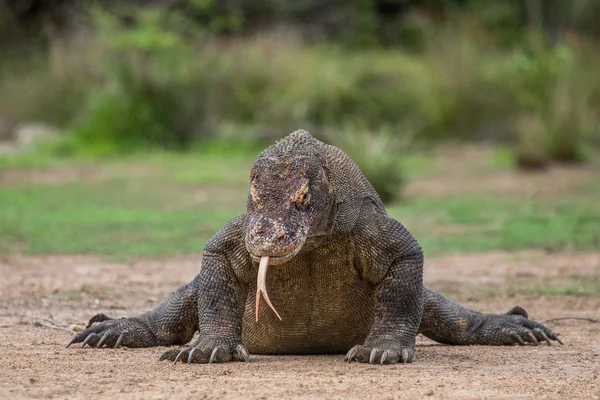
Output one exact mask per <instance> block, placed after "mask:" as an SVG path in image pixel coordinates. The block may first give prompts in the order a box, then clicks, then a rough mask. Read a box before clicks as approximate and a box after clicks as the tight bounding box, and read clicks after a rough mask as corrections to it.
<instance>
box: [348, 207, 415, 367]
mask: <svg viewBox="0 0 600 400" xmlns="http://www.w3.org/2000/svg"><path fill="white" fill-rule="evenodd" d="M353 243H354V248H355V254H354V258H355V265H357V266H358V268H359V270H360V271H361V272H362V277H363V279H365V280H367V281H369V282H371V283H372V284H374V285H375V287H376V288H375V319H374V322H373V325H372V327H371V331H370V333H369V335H368V336H367V338H366V339H365V342H364V343H363V344H362V345H357V346H354V347H353V348H352V349H350V351H349V352H348V353H347V355H346V360H347V361H348V362H352V361H354V360H356V361H359V362H367V361H368V362H369V363H371V364H374V363H377V364H387V363H397V362H404V363H407V362H411V361H412V359H413V354H414V346H415V338H416V335H417V331H418V328H419V325H420V323H421V314H422V311H423V293H422V291H423V250H422V249H421V246H420V245H419V243H418V242H417V240H416V239H415V238H414V237H413V236H412V235H411V234H410V233H409V232H408V231H407V230H406V228H405V227H404V226H403V225H402V224H400V223H399V222H397V221H395V220H393V219H391V218H389V217H388V216H387V215H385V214H382V213H381V212H380V211H379V210H378V209H377V207H376V206H375V205H374V204H373V203H370V202H368V204H367V205H366V206H365V207H363V209H362V211H361V218H359V220H358V222H357V224H356V229H355V232H354V235H353Z"/></svg>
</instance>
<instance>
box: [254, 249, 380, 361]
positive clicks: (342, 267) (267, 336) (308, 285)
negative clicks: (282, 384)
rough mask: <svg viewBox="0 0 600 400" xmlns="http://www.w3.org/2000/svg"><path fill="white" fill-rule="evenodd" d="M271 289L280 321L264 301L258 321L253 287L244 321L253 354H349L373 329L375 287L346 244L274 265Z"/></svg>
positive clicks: (269, 289) (271, 271)
mask: <svg viewBox="0 0 600 400" xmlns="http://www.w3.org/2000/svg"><path fill="white" fill-rule="evenodd" d="M267 288H268V292H269V296H270V298H271V301H272V303H273V305H274V306H275V308H276V309H277V311H278V312H279V314H280V315H281V318H282V320H281V321H280V320H279V319H278V318H277V316H276V315H275V314H274V313H273V312H272V311H271V310H270V309H269V308H268V306H267V305H266V304H265V302H264V301H261V302H260V307H259V320H258V322H256V319H255V293H256V284H254V285H252V286H251V287H250V289H249V291H248V298H247V301H246V309H245V312H244V325H243V341H244V344H245V345H246V346H247V348H248V350H249V351H250V353H254V354H308V353H310V354H318V353H345V352H346V351H348V350H349V349H350V348H351V347H352V346H354V345H356V344H361V343H363V341H364V339H365V337H366V336H367V334H368V333H369V330H370V329H371V325H372V323H373V304H374V301H373V296H374V287H373V285H371V284H369V283H367V282H365V281H364V280H361V279H360V278H359V275H358V272H357V271H356V269H355V268H354V266H353V262H352V257H351V255H350V254H349V252H348V244H347V243H339V244H328V245H326V246H321V247H318V248H316V249H313V250H311V251H309V252H306V253H305V252H301V253H300V254H299V255H297V256H296V257H295V258H294V259H292V260H291V261H289V262H287V263H285V264H281V265H277V266H275V265H274V266H272V267H270V268H269V272H268V276H267Z"/></svg>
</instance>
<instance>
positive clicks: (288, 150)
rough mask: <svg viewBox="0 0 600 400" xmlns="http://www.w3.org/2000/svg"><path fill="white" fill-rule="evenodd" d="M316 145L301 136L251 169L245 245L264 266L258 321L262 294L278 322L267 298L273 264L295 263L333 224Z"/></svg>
mask: <svg viewBox="0 0 600 400" xmlns="http://www.w3.org/2000/svg"><path fill="white" fill-rule="evenodd" d="M311 143H320V142H318V141H317V140H316V139H314V138H313V137H312V136H310V135H309V134H308V133H307V132H304V131H296V132H294V133H293V134H291V135H288V136H286V137H285V138H283V139H282V140H280V141H279V142H277V143H276V144H275V145H273V146H271V147H269V148H268V149H266V150H265V151H263V152H262V153H261V154H260V155H259V156H258V158H257V159H256V161H255V162H254V164H253V166H252V169H251V170H250V188H249V191H248V201H247V215H248V227H247V229H246V237H245V242H246V249H247V250H248V252H249V253H250V255H251V256H252V258H253V259H254V260H255V261H257V262H259V263H260V264H259V272H258V280H257V291H256V320H257V321H258V304H259V301H260V296H261V294H262V296H263V298H264V299H265V301H266V302H267V304H268V305H269V307H271V309H272V310H273V311H274V312H275V314H276V315H277V317H279V313H277V311H276V310H275V308H274V307H273V305H272V304H271V301H270V300H269V296H268V294H267V289H266V274H267V267H268V265H269V264H271V265H276V264H282V263H284V262H286V261H288V260H290V259H292V258H293V257H294V256H295V255H296V254H298V252H299V251H300V249H302V246H303V245H304V244H305V242H306V240H307V238H309V237H312V236H319V235H323V234H326V232H327V229H328V227H329V226H330V223H331V221H330V219H331V218H330V215H331V210H332V205H333V204H334V199H333V189H332V186H331V185H330V182H329V178H328V174H327V171H326V161H325V160H324V159H322V157H321V156H320V155H319V152H318V151H317V148H316V147H315V146H310V144H311ZM311 150H312V151H311ZM279 318H280V319H281V317H279Z"/></svg>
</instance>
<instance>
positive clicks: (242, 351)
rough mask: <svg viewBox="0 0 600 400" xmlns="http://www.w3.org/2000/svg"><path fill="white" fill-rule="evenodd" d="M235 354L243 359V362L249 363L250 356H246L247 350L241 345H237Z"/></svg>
mask: <svg viewBox="0 0 600 400" xmlns="http://www.w3.org/2000/svg"><path fill="white" fill-rule="evenodd" d="M236 350H237V353H238V354H239V355H240V356H241V357H242V358H243V359H244V362H250V355H249V354H248V350H246V348H245V347H244V346H242V345H238V347H237V348H236Z"/></svg>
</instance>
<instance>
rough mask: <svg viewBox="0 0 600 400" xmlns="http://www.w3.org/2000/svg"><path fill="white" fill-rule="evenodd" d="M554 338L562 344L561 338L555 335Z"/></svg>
mask: <svg viewBox="0 0 600 400" xmlns="http://www.w3.org/2000/svg"><path fill="white" fill-rule="evenodd" d="M554 340H556V341H557V342H558V343H560V344H561V345H563V344H564V343H563V341H562V340H560V338H559V337H558V336H556V337H555V338H554Z"/></svg>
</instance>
